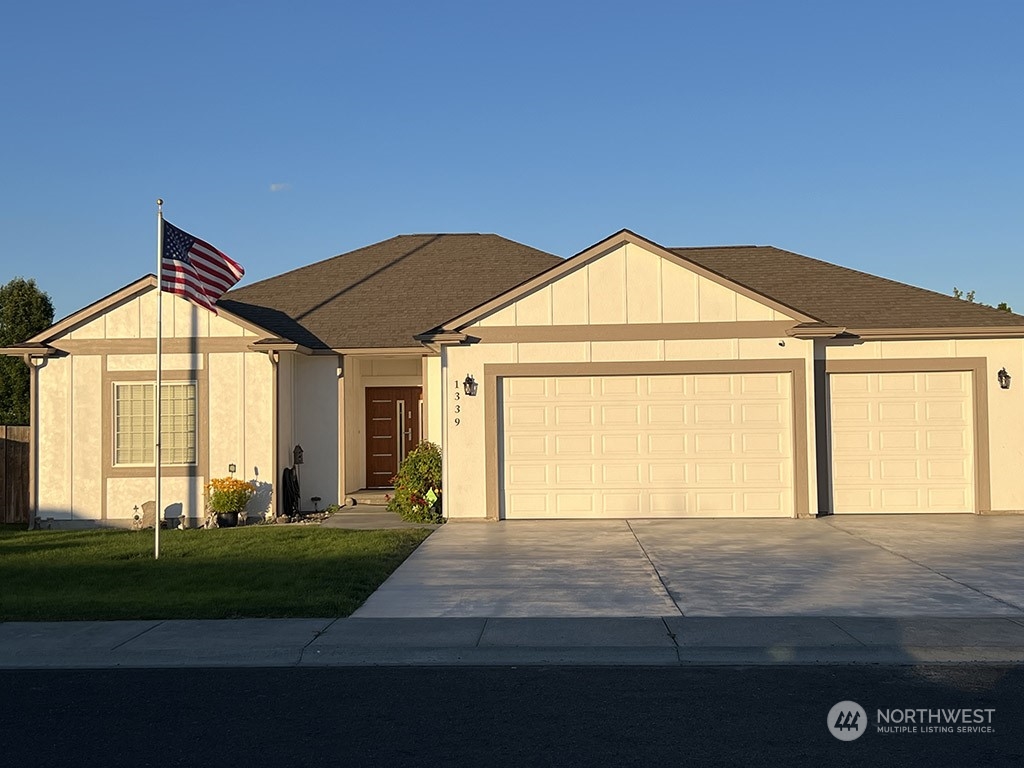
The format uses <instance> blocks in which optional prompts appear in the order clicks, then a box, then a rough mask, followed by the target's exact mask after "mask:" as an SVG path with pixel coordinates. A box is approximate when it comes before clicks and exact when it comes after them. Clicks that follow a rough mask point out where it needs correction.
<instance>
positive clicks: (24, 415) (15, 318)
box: [0, 277, 53, 424]
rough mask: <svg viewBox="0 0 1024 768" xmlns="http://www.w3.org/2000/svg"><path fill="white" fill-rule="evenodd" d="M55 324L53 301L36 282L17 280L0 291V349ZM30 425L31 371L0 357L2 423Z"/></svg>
mask: <svg viewBox="0 0 1024 768" xmlns="http://www.w3.org/2000/svg"><path fill="white" fill-rule="evenodd" d="M52 324H53V302H52V301H50V297H49V296H48V295H47V294H46V293H44V292H43V291H41V290H39V287H38V286H37V285H36V281H35V280H31V279H30V280H25V279H24V278H21V277H16V278H14V279H13V280H11V282H9V283H7V285H5V286H3V287H2V288H0V347H10V346H14V345H16V344H21V343H22V342H24V341H27V340H28V339H30V338H32V337H33V336H35V335H36V334H37V333H39V332H40V331H44V330H46V329H47V328H49V327H50V326H51V325H52ZM28 423H29V371H28V366H27V365H25V361H24V360H19V359H18V358H16V357H4V356H0V424H28Z"/></svg>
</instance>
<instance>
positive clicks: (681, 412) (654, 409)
mask: <svg viewBox="0 0 1024 768" xmlns="http://www.w3.org/2000/svg"><path fill="white" fill-rule="evenodd" d="M647 423H648V424H650V425H651V426H657V427H675V426H681V425H684V424H686V423H687V422H686V407H685V406H683V405H674V404H672V405H670V404H667V403H666V404H660V405H649V406H647Z"/></svg>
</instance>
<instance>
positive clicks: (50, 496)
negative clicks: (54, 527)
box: [36, 292, 276, 525]
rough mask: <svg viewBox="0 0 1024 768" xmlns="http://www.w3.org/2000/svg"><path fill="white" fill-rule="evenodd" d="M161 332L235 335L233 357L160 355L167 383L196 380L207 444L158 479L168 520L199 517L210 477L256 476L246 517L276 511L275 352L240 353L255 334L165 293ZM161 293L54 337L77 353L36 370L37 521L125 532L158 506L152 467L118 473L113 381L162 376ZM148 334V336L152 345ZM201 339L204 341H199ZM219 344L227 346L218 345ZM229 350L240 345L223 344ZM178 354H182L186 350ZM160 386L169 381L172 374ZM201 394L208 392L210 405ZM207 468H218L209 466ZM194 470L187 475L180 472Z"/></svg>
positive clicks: (167, 335) (197, 352) (169, 334)
mask: <svg viewBox="0 0 1024 768" xmlns="http://www.w3.org/2000/svg"><path fill="white" fill-rule="evenodd" d="M164 312H165V316H164V320H165V323H164V335H165V338H166V339H171V338H182V337H183V336H186V335H187V334H189V333H191V332H193V331H194V332H195V333H196V337H195V338H199V339H202V338H209V337H220V338H224V339H231V338H236V339H238V345H237V348H238V351H236V352H221V351H216V349H215V351H209V350H208V349H206V348H205V347H204V348H200V347H199V345H198V343H197V347H196V349H195V350H194V351H192V352H188V353H180V352H168V353H166V354H164V355H163V358H162V369H163V371H164V372H165V374H167V375H168V376H170V377H171V378H178V379H179V380H180V379H181V378H182V372H190V375H189V374H185V378H193V379H195V380H196V381H197V384H198V385H199V396H200V401H199V408H200V410H199V413H198V414H197V416H198V422H199V424H198V425H197V431H198V433H199V434H198V437H199V439H202V437H203V435H204V434H205V436H206V442H205V444H204V445H202V446H200V450H199V451H198V453H197V465H196V466H195V467H194V469H187V470H186V469H182V468H180V467H179V468H174V469H171V468H168V469H167V470H165V473H164V474H165V476H164V479H163V483H162V499H161V501H162V503H163V506H164V509H165V510H166V514H167V515H168V516H171V517H176V516H178V515H179V514H181V513H182V512H183V513H184V514H186V515H187V516H188V517H190V518H196V519H198V518H202V517H203V515H204V504H203V488H204V485H205V483H206V482H207V481H208V479H209V475H210V474H213V475H214V476H218V477H219V476H225V475H227V465H228V464H229V463H234V464H236V465H237V466H238V472H237V473H236V476H237V477H241V478H243V479H246V480H253V479H256V480H257V481H258V482H260V483H266V484H268V485H266V486H261V489H260V492H259V493H258V495H257V497H256V498H255V499H254V500H253V501H252V502H251V503H250V507H249V513H250V514H251V515H258V514H263V513H265V512H267V511H268V510H269V509H270V508H271V503H272V502H271V498H272V495H271V487H270V484H274V485H276V482H275V481H274V477H273V476H274V466H273V464H274V442H273V435H274V404H273V391H274V370H273V365H272V363H271V361H270V359H269V357H268V355H266V354H263V353H257V352H248V351H244V350H245V344H246V340H245V338H246V337H248V336H250V335H251V333H250V332H249V331H248V330H245V329H243V328H241V327H239V326H238V325H235V324H234V323H232V322H230V321H229V320H226V319H225V318H222V317H221V318H217V317H213V316H211V315H209V313H207V312H205V311H202V310H197V309H194V308H193V307H191V305H189V304H188V303H187V302H185V301H183V300H181V299H179V298H177V297H174V296H170V295H166V296H165V297H164ZM155 315H156V293H155V292H150V293H149V294H146V295H144V296H142V297H139V298H137V299H134V300H132V301H130V302H127V303H126V304H124V305H122V306H119V307H115V308H113V309H111V310H109V311H108V312H107V313H105V314H103V315H100V316H99V317H97V318H95V319H93V320H92V321H91V322H89V323H87V324H85V325H83V326H81V327H79V328H76V329H75V330H73V331H71V332H69V333H68V334H66V335H65V336H63V337H61V338H60V339H57V340H55V341H54V344H55V345H56V346H58V347H60V346H61V345H62V344H63V343H64V342H89V343H88V344H76V343H69V344H67V345H66V349H68V350H70V352H71V354H69V355H67V356H64V357H58V358H53V359H49V360H48V361H46V364H45V365H44V366H42V367H41V368H40V369H39V373H38V375H39V390H38V397H39V403H38V409H39V429H38V435H37V451H38V453H37V456H38V469H37V473H36V476H37V484H38V485H37V487H38V492H37V502H38V513H39V516H40V517H42V518H53V519H55V520H59V521H70V522H73V523H76V524H77V523H81V524H89V523H107V524H112V525H125V524H128V523H129V522H130V520H131V517H132V515H133V514H134V513H135V508H136V507H138V508H139V509H140V510H141V508H142V506H143V504H145V502H147V501H150V500H152V499H154V498H155V488H154V481H153V470H152V469H151V468H145V467H135V468H128V469H126V468H123V467H117V468H115V467H114V466H113V455H112V454H113V449H112V446H113V431H114V425H113V385H114V384H115V383H117V382H129V381H130V382H136V381H137V382H145V381H149V382H152V381H154V380H155V377H156V373H155V366H156V354H155V350H154V352H153V353H148V352H144V351H140V350H144V349H145V348H146V346H147V345H148V344H150V343H152V344H153V346H154V348H155V345H156V340H155V338H153V337H152V334H153V333H154V332H155ZM147 334H149V337H148V338H147ZM204 343H205V342H204ZM215 343H217V344H219V345H220V346H219V347H218V348H217V349H219V348H223V347H224V346H225V345H224V343H222V342H215ZM227 344H228V345H229V346H232V345H233V343H232V342H230V341H228V342H227ZM180 348H181V347H180V346H179V349H180ZM165 380H170V379H169V378H166V377H165ZM204 387H206V388H208V395H207V396H206V397H205V398H204V397H203V390H204ZM211 468H212V469H211ZM183 474H188V475H191V476H184V477H183V476H180V475H183Z"/></svg>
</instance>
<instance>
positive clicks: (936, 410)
mask: <svg viewBox="0 0 1024 768" xmlns="http://www.w3.org/2000/svg"><path fill="white" fill-rule="evenodd" d="M925 418H926V419H927V420H928V421H940V422H942V423H943V424H947V423H949V422H955V423H958V424H966V423H967V414H966V413H964V404H963V402H949V401H945V400H942V401H939V402H932V403H927V404H926V406H925Z"/></svg>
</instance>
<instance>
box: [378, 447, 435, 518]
mask: <svg viewBox="0 0 1024 768" xmlns="http://www.w3.org/2000/svg"><path fill="white" fill-rule="evenodd" d="M391 482H392V483H394V486H395V493H394V495H393V496H392V497H391V498H390V499H388V510H390V511H391V512H397V513H398V514H399V515H401V516H402V519H403V520H409V521H410V522H413V523H441V522H444V519H443V518H442V517H441V449H440V448H438V447H437V446H436V445H435V444H434V443H431V442H427V441H423V442H422V443H420V444H419V445H417V446H416V447H415V448H414V449H413V450H412V451H410V453H409V455H408V456H406V457H405V459H404V460H403V461H402V464H401V466H399V468H398V474H397V475H396V476H395V477H394V478H393V479H392V481H391ZM432 497H433V499H434V500H433V501H431V498H432Z"/></svg>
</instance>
